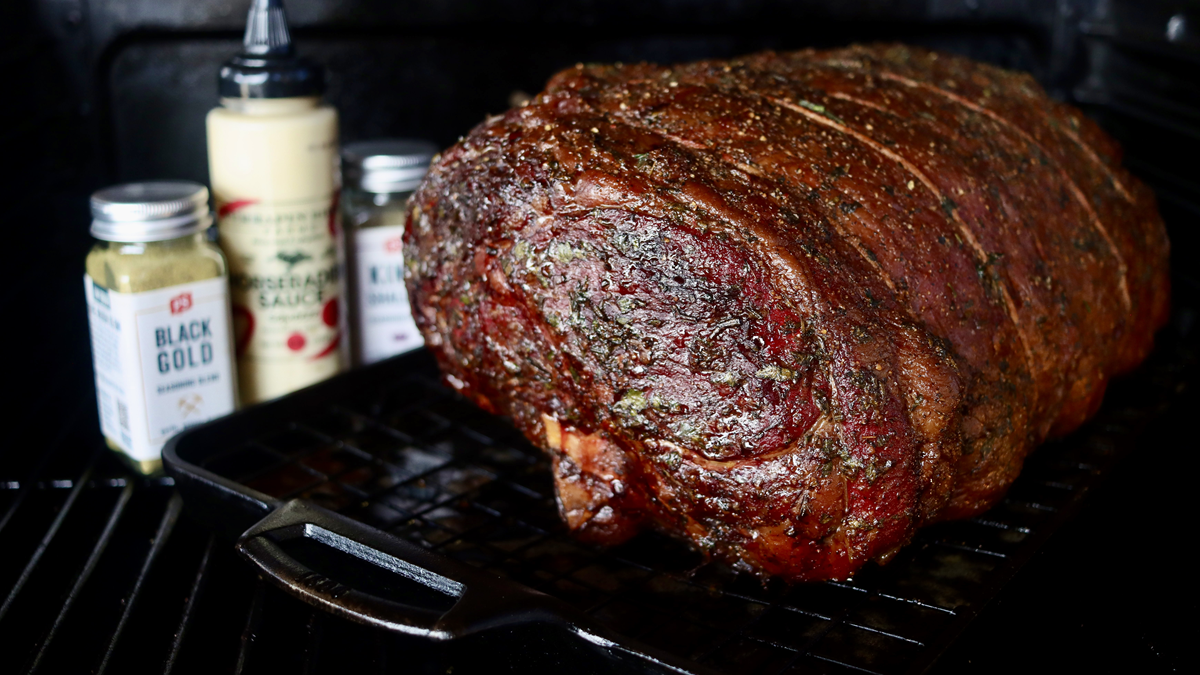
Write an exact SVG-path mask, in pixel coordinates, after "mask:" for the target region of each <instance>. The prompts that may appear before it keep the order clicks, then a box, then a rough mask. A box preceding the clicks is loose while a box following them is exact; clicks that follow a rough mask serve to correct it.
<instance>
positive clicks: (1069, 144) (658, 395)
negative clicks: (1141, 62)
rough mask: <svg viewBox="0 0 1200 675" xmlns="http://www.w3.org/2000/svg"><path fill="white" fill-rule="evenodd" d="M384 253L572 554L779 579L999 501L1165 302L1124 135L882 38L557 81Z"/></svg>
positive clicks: (1095, 397)
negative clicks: (547, 481)
mask: <svg viewBox="0 0 1200 675" xmlns="http://www.w3.org/2000/svg"><path fill="white" fill-rule="evenodd" d="M404 252H405V257H406V261H407V275H408V277H407V279H408V288H409V293H410V294H411V298H412V300H413V307H414V313H415V316H416V319H417V323H418V325H419V326H420V328H421V330H422V332H423V333H424V335H425V338H426V342H427V344H428V346H429V347H430V348H431V349H432V351H433V353H434V354H435V355H436V357H437V359H438V361H439V363H440V366H441V368H442V371H443V374H444V377H445V380H446V381H447V382H448V383H449V384H450V385H452V386H453V387H454V388H456V389H457V390H458V391H459V392H461V393H462V394H463V395H465V396H467V397H468V398H470V399H471V400H473V401H475V402H476V403H477V404H478V405H480V406H481V407H483V408H484V409H486V410H488V411H490V412H494V413H498V414H502V415H505V416H507V417H509V418H510V419H511V420H512V421H513V422H514V423H515V425H516V426H517V428H519V429H520V430H521V431H522V432H523V433H524V434H525V435H526V436H527V437H528V438H529V439H530V440H531V441H533V442H534V443H535V444H536V445H538V446H540V447H542V448H544V449H545V450H546V451H547V452H549V453H550V455H551V457H552V460H553V461H552V466H553V471H554V481H555V486H556V490H557V497H558V504H559V508H560V510H561V513H562V516H563V518H564V519H565V521H566V523H567V526H568V527H569V528H570V529H571V530H572V531H573V532H575V533H576V534H577V535H578V536H579V537H580V538H582V539H584V540H586V541H590V542H596V543H607V544H613V543H619V542H621V541H623V540H625V539H627V538H629V537H630V536H632V535H634V534H635V533H637V532H638V531H640V530H642V529H644V528H653V529H657V530H659V531H662V532H665V533H669V534H670V535H673V536H676V537H679V538H681V539H684V540H686V541H688V542H690V543H691V544H692V545H693V546H694V547H696V548H697V549H699V550H701V551H703V552H705V553H707V554H709V555H711V556H714V557H717V558H720V559H723V560H725V561H727V562H729V563H730V564H731V565H732V566H733V567H734V568H736V569H742V570H752V571H754V572H756V573H758V574H762V575H773V576H779V577H783V578H786V579H788V580H792V581H801V580H818V579H830V578H846V577H849V576H850V575H852V574H853V573H854V572H855V570H856V569H858V568H859V567H861V566H862V565H863V564H864V563H865V562H867V561H869V560H879V561H886V560H887V559H888V558H889V557H890V556H892V555H893V554H894V553H895V552H896V551H897V550H898V549H899V548H900V547H901V546H903V545H904V544H905V543H906V542H908V541H909V539H910V538H911V537H912V535H913V532H914V531H915V530H916V529H917V528H919V527H921V526H922V525H925V524H928V523H932V522H935V521H939V520H946V519H953V518H964V517H969V516H972V515H975V514H978V513H980V512H982V511H984V510H986V509H987V508H989V506H991V505H992V504H994V503H995V502H996V501H997V500H999V499H1000V498H1002V497H1003V495H1004V492H1005V490H1006V489H1007V488H1008V486H1009V485H1010V484H1011V483H1012V482H1013V480H1014V478H1016V476H1017V473H1018V472H1019V471H1020V469H1021V465H1022V462H1023V460H1024V459H1025V456H1026V455H1027V454H1028V453H1029V452H1030V450H1031V449H1032V448H1033V447H1035V446H1036V445H1037V444H1039V443H1040V442H1042V441H1043V440H1045V439H1047V438H1049V437H1053V436H1057V435H1061V434H1064V433H1066V432H1068V431H1070V430H1072V429H1074V428H1076V427H1077V426H1079V424H1080V423H1082V422H1083V421H1084V420H1085V419H1086V418H1087V417H1088V416H1089V415H1091V414H1092V413H1093V412H1094V411H1095V410H1096V408H1097V406H1099V405H1100V401H1101V398H1102V396H1103V394H1104V389H1105V385H1106V384H1107V383H1108V381H1109V379H1110V378H1112V377H1113V376H1114V375H1116V374H1119V373H1121V372H1122V371H1127V370H1129V369H1131V368H1133V367H1134V366H1135V365H1137V364H1138V362H1139V361H1141V360H1142V359H1143V358H1144V357H1145V356H1146V355H1147V353H1148V352H1149V351H1150V349H1151V346H1152V340H1153V336H1154V332H1155V330H1156V329H1157V328H1159V327H1160V326H1161V325H1162V324H1163V323H1164V322H1165V320H1166V318H1167V315H1168V301H1169V299H1168V295H1169V289H1168V278H1167V254H1168V242H1167V238H1166V233H1165V230H1164V228H1163V225H1162V221H1161V219H1160V218H1159V215H1158V213H1157V210H1156V207H1155V201H1154V197H1153V195H1152V194H1151V192H1150V190H1149V189H1148V188H1147V187H1146V186H1145V185H1143V184H1142V183H1141V182H1139V181H1138V180H1137V179H1135V178H1134V177H1132V176H1131V175H1130V174H1129V173H1128V172H1126V171H1125V170H1124V169H1123V168H1121V166H1120V149H1119V148H1118V146H1117V144H1116V143H1115V142H1114V141H1113V140H1112V139H1110V138H1109V137H1108V136H1106V135H1105V134H1104V133H1103V132H1101V131H1100V129H1099V128H1098V127H1097V126H1096V125H1095V124H1094V123H1092V122H1091V121H1089V120H1088V119H1086V118H1085V117H1083V116H1082V115H1081V114H1080V112H1079V111H1078V110H1076V109H1074V108H1072V107H1070V106H1068V105H1064V104H1062V103H1058V102H1055V101H1053V100H1051V99H1050V98H1048V97H1047V96H1046V94H1045V93H1044V92H1043V91H1042V90H1041V89H1040V88H1039V87H1038V85H1037V84H1036V83H1035V82H1034V80H1033V79H1032V78H1031V77H1029V76H1028V75H1024V74H1021V73H1015V72H1010V71H1006V70H1002V69H999V68H995V67H992V66H987V65H983V64H979V63H975V62H972V61H970V60H967V59H964V58H960V57H956V56H949V55H945V54H938V53H934V52H930V51H925V50H921V49H916V48H911V47H905V46H898V45H867V46H852V47H849V48H845V49H837V50H833V51H812V50H808V51H800V52H794V53H784V54H780V53H772V52H766V53H761V54H755V55H751V56H747V57H744V58H738V59H733V60H729V61H702V62H698V63H689V64H683V65H676V66H667V67H665V66H658V65H653V64H638V65H621V64H615V65H578V66H575V67H574V68H571V69H568V70H565V71H563V72H561V73H559V74H557V75H556V76H554V77H553V78H552V79H551V80H550V82H549V84H548V86H547V87H546V90H545V91H544V92H542V93H541V94H539V95H537V96H536V97H534V98H533V99H532V100H531V101H530V102H529V103H528V104H526V105H524V106H521V107H519V108H515V109H513V110H510V111H508V112H507V113H505V114H503V115H500V116H497V117H493V118H491V119H488V120H486V121H485V122H484V123H482V124H481V125H480V126H478V127H476V128H475V129H474V130H473V131H471V133H470V134H469V135H467V136H466V137H465V138H463V139H462V140H461V141H460V142H459V143H458V144H457V145H455V146H453V147H452V148H450V149H449V150H447V151H446V152H445V153H443V154H442V155H441V157H440V159H438V160H437V161H435V163H434V166H433V167H432V170H431V171H430V172H429V175H428V177H427V178H426V180H425V182H424V184H423V185H422V186H421V188H420V190H419V191H418V192H417V193H416V195H415V196H414V197H413V199H412V200H411V202H410V214H409V225H408V230H407V233H406V238H405V251H404Z"/></svg>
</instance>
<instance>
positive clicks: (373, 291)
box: [342, 139, 437, 365]
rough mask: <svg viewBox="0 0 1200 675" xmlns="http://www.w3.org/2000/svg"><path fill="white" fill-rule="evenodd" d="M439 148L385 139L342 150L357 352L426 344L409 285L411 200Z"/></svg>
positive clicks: (390, 352) (373, 353)
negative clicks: (406, 243)
mask: <svg viewBox="0 0 1200 675" xmlns="http://www.w3.org/2000/svg"><path fill="white" fill-rule="evenodd" d="M435 154H437V147H436V146H435V145H433V144H432V143H429V142H427V141H416V140H402V139H395V140H379V141H363V142H360V143H351V144H349V145H347V146H346V147H345V148H344V149H343V150H342V167H343V168H342V172H343V175H344V178H345V181H346V186H345V217H344V218H343V222H344V223H345V234H346V242H345V244H344V245H343V248H344V249H345V251H346V258H347V260H346V262H347V268H348V273H347V274H346V276H347V281H348V282H349V287H350V299H349V303H348V306H349V309H350V326H351V333H352V334H353V340H351V343H350V344H351V350H350V351H351V357H352V359H353V361H354V363H355V364H356V365H365V364H368V363H374V362H376V361H379V360H381V359H386V358H388V357H389V356H395V355H396V354H401V353H403V352H407V351H410V350H413V349H417V348H418V347H420V346H421V345H423V344H424V341H423V340H422V338H421V333H420V332H419V331H418V330H417V325H416V323H414V322H413V318H412V309H411V308H410V307H409V304H408V293H407V292H406V290H405V287H404V252H403V248H404V246H403V237H404V223H405V218H406V217H407V209H406V204H407V203H408V198H409V196H411V195H412V193H413V190H416V189H417V186H418V185H419V184H420V183H421V179H422V178H423V177H424V176H425V172H426V171H428V170H429V162H430V160H432V159H433V156H434V155H435Z"/></svg>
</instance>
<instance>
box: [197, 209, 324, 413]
mask: <svg viewBox="0 0 1200 675" xmlns="http://www.w3.org/2000/svg"><path fill="white" fill-rule="evenodd" d="M333 201H334V200H333V199H331V198H330V197H324V198H322V199H319V200H306V201H299V202H291V203H278V202H274V203H266V202H254V201H242V202H232V203H229V204H225V205H223V206H221V207H220V209H219V210H218V218H219V225H218V229H219V231H220V234H221V247H222V248H223V249H224V250H225V254H226V256H228V258H229V269H230V273H229V283H230V293H231V295H232V300H233V321H234V333H235V336H236V338H235V339H236V346H237V353H238V370H239V377H240V379H241V384H242V398H243V400H244V401H245V402H247V403H253V402H257V401H262V400H266V399H269V398H274V397H276V396H281V395H283V394H286V393H288V392H291V391H294V390H296V389H299V388H301V387H304V386H307V385H310V384H313V383H315V382H319V381H321V380H323V379H325V378H327V377H329V376H331V375H333V374H335V373H337V372H338V371H339V370H340V369H341V364H342V358H341V352H340V349H339V342H340V338H341V331H340V327H341V322H340V310H339V307H338V298H339V296H340V294H341V284H340V281H339V270H338V259H339V256H338V250H337V237H336V232H337V225H338V214H337V209H336V208H335V205H334V203H333Z"/></svg>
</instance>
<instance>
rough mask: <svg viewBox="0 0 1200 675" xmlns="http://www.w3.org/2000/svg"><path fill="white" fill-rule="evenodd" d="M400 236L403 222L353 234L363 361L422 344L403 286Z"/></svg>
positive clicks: (380, 357) (415, 347) (423, 342)
mask: <svg viewBox="0 0 1200 675" xmlns="http://www.w3.org/2000/svg"><path fill="white" fill-rule="evenodd" d="M403 238H404V226H403V225H388V226H384V227H369V228H365V229H362V230H359V231H358V232H356V233H355V237H354V251H355V253H356V254H357V255H356V258H355V262H356V264H357V265H358V270H357V274H358V278H357V280H358V317H359V323H360V325H359V326H358V335H359V344H360V345H361V348H362V359H363V363H375V362H376V361H379V360H382V359H386V358H388V357H389V356H395V355H396V354H400V353H402V352H407V351H410V350H413V349H417V348H418V347H420V346H422V345H424V344H425V340H424V339H423V338H422V337H421V332H420V331H418V330H417V324H416V322H415V321H413V316H412V309H411V308H410V307H409V305H408V291H407V290H406V289H405V287H404V244H403V241H402V240H403Z"/></svg>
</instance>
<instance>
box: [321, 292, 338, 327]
mask: <svg viewBox="0 0 1200 675" xmlns="http://www.w3.org/2000/svg"><path fill="white" fill-rule="evenodd" d="M321 320H322V321H324V322H325V325H326V326H329V327H330V328H332V327H334V326H336V325H337V322H338V301H337V298H332V299H330V301H329V302H327V303H325V307H323V308H322V309H321Z"/></svg>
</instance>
